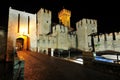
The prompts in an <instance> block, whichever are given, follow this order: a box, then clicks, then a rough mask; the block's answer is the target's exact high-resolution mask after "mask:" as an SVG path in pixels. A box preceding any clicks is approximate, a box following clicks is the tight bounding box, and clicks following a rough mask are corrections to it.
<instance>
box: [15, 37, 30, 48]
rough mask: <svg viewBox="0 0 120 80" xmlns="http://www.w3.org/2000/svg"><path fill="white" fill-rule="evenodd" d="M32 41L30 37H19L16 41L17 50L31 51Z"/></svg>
mask: <svg viewBox="0 0 120 80" xmlns="http://www.w3.org/2000/svg"><path fill="white" fill-rule="evenodd" d="M29 46H30V40H29V37H28V36H25V35H23V36H19V37H18V38H17V39H16V48H17V50H29Z"/></svg>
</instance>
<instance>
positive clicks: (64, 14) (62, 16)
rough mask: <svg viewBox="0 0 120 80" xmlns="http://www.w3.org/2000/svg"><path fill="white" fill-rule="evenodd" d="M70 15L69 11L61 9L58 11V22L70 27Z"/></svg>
mask: <svg viewBox="0 0 120 80" xmlns="http://www.w3.org/2000/svg"><path fill="white" fill-rule="evenodd" d="M70 17H71V11H69V10H67V9H63V10H61V11H60V12H59V13H58V18H59V22H61V23H62V24H63V25H64V26H65V27H68V28H70Z"/></svg>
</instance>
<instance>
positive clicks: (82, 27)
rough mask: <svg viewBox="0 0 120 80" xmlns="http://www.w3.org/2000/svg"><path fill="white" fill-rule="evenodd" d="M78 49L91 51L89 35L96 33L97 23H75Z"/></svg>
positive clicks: (90, 20) (90, 21)
mask: <svg viewBox="0 0 120 80" xmlns="http://www.w3.org/2000/svg"><path fill="white" fill-rule="evenodd" d="M76 29H77V31H76V33H77V39H78V49H80V50H83V51H91V46H90V45H91V36H90V35H91V34H92V33H96V32H97V21H96V20H94V19H84V18H83V19H82V20H80V21H78V22H77V23H76Z"/></svg>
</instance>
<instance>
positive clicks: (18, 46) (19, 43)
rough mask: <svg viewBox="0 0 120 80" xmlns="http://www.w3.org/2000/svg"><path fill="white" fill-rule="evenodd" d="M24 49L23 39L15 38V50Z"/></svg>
mask: <svg viewBox="0 0 120 80" xmlns="http://www.w3.org/2000/svg"><path fill="white" fill-rule="evenodd" d="M23 47H24V39H23V38H17V39H16V49H17V50H23Z"/></svg>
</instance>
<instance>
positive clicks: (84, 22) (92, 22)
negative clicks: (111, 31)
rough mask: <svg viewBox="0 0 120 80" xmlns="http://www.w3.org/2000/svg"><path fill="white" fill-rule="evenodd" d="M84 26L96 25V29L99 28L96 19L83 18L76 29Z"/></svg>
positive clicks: (77, 23)
mask: <svg viewBox="0 0 120 80" xmlns="http://www.w3.org/2000/svg"><path fill="white" fill-rule="evenodd" d="M83 25H94V26H95V27H97V20H95V19H85V18H83V19H82V20H80V21H78V22H76V27H77V28H78V27H79V26H83Z"/></svg>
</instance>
